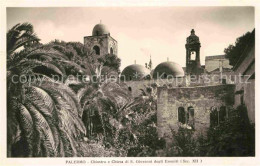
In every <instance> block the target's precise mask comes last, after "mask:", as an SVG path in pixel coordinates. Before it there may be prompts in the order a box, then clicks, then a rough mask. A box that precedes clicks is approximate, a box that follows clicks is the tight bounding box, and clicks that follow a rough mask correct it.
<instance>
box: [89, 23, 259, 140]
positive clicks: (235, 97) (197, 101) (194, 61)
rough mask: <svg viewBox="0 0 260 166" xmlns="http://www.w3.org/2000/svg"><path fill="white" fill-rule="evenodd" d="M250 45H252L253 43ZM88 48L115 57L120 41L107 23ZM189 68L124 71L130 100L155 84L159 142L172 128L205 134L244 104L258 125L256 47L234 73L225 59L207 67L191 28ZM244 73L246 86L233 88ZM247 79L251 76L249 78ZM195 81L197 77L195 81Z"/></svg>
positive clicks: (216, 59)
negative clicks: (238, 76) (235, 79)
mask: <svg viewBox="0 0 260 166" xmlns="http://www.w3.org/2000/svg"><path fill="white" fill-rule="evenodd" d="M251 43H252V42H251ZM84 44H85V46H87V48H89V50H92V51H93V52H94V53H96V54H98V55H105V54H115V55H117V41H116V40H115V39H113V38H112V37H111V36H110V32H109V30H108V29H107V27H106V26H105V25H103V24H101V23H100V24H97V25H96V26H95V27H94V29H93V33H92V36H86V37H85V38H84ZM185 48H186V66H185V67H181V66H180V65H179V64H177V63H175V62H170V61H166V62H162V63H160V64H159V65H157V66H156V67H155V69H152V61H151V59H150V62H149V64H146V65H145V66H142V65H139V64H132V65H129V66H127V67H125V69H124V70H123V71H122V73H121V76H120V81H124V85H127V87H128V90H129V91H131V93H132V96H133V97H136V96H139V95H140V94H141V91H140V89H144V88H145V87H147V86H151V85H154V84H156V85H157V87H158V88H157V127H158V135H159V137H166V138H169V136H171V129H174V130H176V131H177V130H178V128H179V127H185V128H188V129H191V130H194V131H195V135H198V134H200V133H201V134H205V133H206V131H207V129H208V128H209V127H210V126H215V125H218V124H219V123H220V122H221V121H223V120H225V118H228V115H229V110H230V109H232V108H233V107H234V106H238V105H240V104H241V103H242V104H245V105H246V106H247V109H248V111H249V113H248V115H249V118H250V120H251V121H252V122H254V104H255V103H254V82H255V81H254V79H255V70H254V61H255V60H254V43H253V44H251V45H249V46H248V47H247V49H246V50H245V51H244V53H243V54H242V55H241V57H240V59H239V61H238V63H237V64H236V66H235V67H234V68H233V70H234V71H232V69H231V68H232V66H230V65H229V60H228V59H227V58H226V57H225V56H223V55H218V56H207V57H206V58H205V66H202V65H201V64H200V48H201V43H200V40H199V37H198V36H197V35H195V31H194V30H193V29H192V30H191V34H190V36H188V37H187V40H186V44H185ZM238 73H240V74H242V75H241V78H242V79H243V80H244V81H249V82H251V83H250V84H245V83H236V84H235V83H234V77H233V76H234V74H238ZM245 75H250V77H249V78H247V79H246V78H245V77H244V76H245ZM192 76H197V77H196V79H195V82H193V81H192Z"/></svg>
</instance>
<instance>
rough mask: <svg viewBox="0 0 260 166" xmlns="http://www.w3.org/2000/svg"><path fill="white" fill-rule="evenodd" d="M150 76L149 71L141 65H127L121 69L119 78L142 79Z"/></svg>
mask: <svg viewBox="0 0 260 166" xmlns="http://www.w3.org/2000/svg"><path fill="white" fill-rule="evenodd" d="M149 76H150V71H149V70H148V69H147V68H145V67H144V66H142V65H137V64H134V65H129V66H127V67H126V68H124V70H123V71H122V74H121V79H125V80H126V81H131V80H142V79H145V77H149Z"/></svg>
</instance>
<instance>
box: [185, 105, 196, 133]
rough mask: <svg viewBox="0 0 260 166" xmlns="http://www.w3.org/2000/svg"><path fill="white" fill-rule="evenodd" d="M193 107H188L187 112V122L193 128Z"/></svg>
mask: <svg viewBox="0 0 260 166" xmlns="http://www.w3.org/2000/svg"><path fill="white" fill-rule="evenodd" d="M194 114H195V111H194V108H193V107H188V112H187V123H188V125H189V126H191V127H192V128H193V129H194V125H195V119H194Z"/></svg>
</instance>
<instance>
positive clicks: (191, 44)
mask: <svg viewBox="0 0 260 166" xmlns="http://www.w3.org/2000/svg"><path fill="white" fill-rule="evenodd" d="M185 47H186V74H191V75H194V74H195V75H197V74H201V73H202V72H203V69H202V68H201V65H200V47H201V45H200V40H199V37H198V36H196V35H195V31H194V29H192V30H191V34H190V36H189V37H187V39H186V44H185Z"/></svg>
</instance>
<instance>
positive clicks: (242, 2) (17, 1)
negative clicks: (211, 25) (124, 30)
mask: <svg viewBox="0 0 260 166" xmlns="http://www.w3.org/2000/svg"><path fill="white" fill-rule="evenodd" d="M90 6H103V7H109V6H255V28H256V46H257V47H256V54H255V56H256V65H255V66H256V73H257V76H256V84H255V85H256V87H255V92H256V95H255V97H256V101H260V100H259V93H257V92H259V91H258V90H259V86H258V85H260V84H259V79H258V71H259V64H260V62H259V60H258V56H259V43H260V41H259V35H260V34H259V32H258V28H259V25H260V3H259V1H257V0H255V1H246V0H229V1H224V0H220V1H216V0H211V1H209V0H200V1H197V0H196V1H195V0H194V1H191V0H189V1H188V0H178V1H173V0H172V1H170V0H164V1H158V0H132V1H130V0H103V1H101V0H98V1H94V0H76V1H72V0H48V1H47V0H37V1H36V0H6V1H0V69H1V70H0V87H1V93H0V99H1V100H0V102H1V103H0V104H1V108H2V109H1V111H0V122H1V125H0V140H1V141H0V165H4V166H6V165H10V166H16V165H18V166H20V165H32V166H36V165H59V166H60V165H63V164H64V165H65V162H66V160H76V161H79V160H85V161H86V162H90V161H91V160H93V159H94V160H103V161H112V160H133V161H134V160H137V159H140V160H150V159H152V160H164V159H168V160H170V159H178V160H183V159H185V160H190V161H191V160H192V159H198V160H202V161H203V162H202V163H200V164H196V165H211V166H213V165H257V164H259V163H260V156H259V142H258V139H259V123H258V118H257V117H260V112H259V111H257V110H259V108H260V107H259V103H257V102H256V108H255V110H256V111H255V118H256V120H255V122H256V139H255V140H256V144H255V147H256V156H255V157H167V158H166V157H146V158H133V157H127V158H122V157H121V158H103V157H102V158H90V157H84V158H17V159H16V158H7V157H6V145H7V144H6V58H5V57H6V51H5V50H6V46H5V45H6V32H7V30H6V7H90ZM66 165H93V166H94V165H96V166H97V165H105V166H107V165H111V166H116V165H122V164H112V163H111V164H88V163H87V164H66ZM123 165H140V166H141V165H184V164H123ZM185 165H188V164H185ZM189 165H192V164H189ZM194 165H195V164H194Z"/></svg>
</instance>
